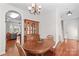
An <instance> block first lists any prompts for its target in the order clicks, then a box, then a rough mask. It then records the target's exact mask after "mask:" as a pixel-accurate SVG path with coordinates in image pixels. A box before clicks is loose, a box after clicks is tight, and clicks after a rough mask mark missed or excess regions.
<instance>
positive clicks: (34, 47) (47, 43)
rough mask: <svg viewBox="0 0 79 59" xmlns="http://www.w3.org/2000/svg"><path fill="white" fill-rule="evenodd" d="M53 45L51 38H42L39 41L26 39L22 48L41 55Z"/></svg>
mask: <svg viewBox="0 0 79 59" xmlns="http://www.w3.org/2000/svg"><path fill="white" fill-rule="evenodd" d="M53 46H54V42H53V40H52V39H43V40H40V41H34V40H27V41H26V42H25V43H24V45H23V48H24V50H26V51H28V52H30V53H31V54H35V55H43V54H44V53H46V52H47V51H48V50H50V49H51V48H52V47H53Z"/></svg>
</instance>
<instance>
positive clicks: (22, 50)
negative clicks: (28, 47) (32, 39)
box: [16, 43, 27, 56]
mask: <svg viewBox="0 0 79 59" xmlns="http://www.w3.org/2000/svg"><path fill="white" fill-rule="evenodd" d="M16 47H17V48H18V52H19V55H20V56H26V55H27V53H26V52H25V50H24V49H23V48H22V47H21V45H20V44H19V43H16Z"/></svg>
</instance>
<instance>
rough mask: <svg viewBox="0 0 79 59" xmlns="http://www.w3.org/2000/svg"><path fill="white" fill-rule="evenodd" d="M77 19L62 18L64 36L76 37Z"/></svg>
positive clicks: (78, 25)
mask: <svg viewBox="0 0 79 59" xmlns="http://www.w3.org/2000/svg"><path fill="white" fill-rule="evenodd" d="M78 23H79V22H78V19H77V18H74V19H65V20H64V36H65V38H68V39H78V37H79V35H78V34H79V33H78V31H79V30H78V28H79V24H78Z"/></svg>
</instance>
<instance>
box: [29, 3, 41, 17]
mask: <svg viewBox="0 0 79 59" xmlns="http://www.w3.org/2000/svg"><path fill="white" fill-rule="evenodd" d="M28 10H29V12H30V13H31V14H34V15H36V14H37V15H39V14H40V11H41V5H37V4H36V3H33V4H32V6H29V7H28Z"/></svg>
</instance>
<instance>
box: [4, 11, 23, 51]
mask: <svg viewBox="0 0 79 59" xmlns="http://www.w3.org/2000/svg"><path fill="white" fill-rule="evenodd" d="M5 20H6V50H8V49H9V48H13V47H14V46H15V43H16V41H17V35H19V36H20V40H19V42H20V44H21V35H22V34H21V33H22V19H21V14H20V13H19V12H17V11H14V10H10V11H8V12H6V14H5Z"/></svg>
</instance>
